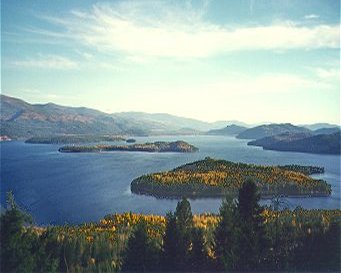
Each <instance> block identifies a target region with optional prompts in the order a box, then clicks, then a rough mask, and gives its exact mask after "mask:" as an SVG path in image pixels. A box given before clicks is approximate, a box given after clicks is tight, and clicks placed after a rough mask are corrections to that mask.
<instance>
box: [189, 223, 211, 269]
mask: <svg viewBox="0 0 341 273" xmlns="http://www.w3.org/2000/svg"><path fill="white" fill-rule="evenodd" d="M208 268H209V258H208V251H207V246H206V242H205V231H204V229H202V228H193V229H192V249H191V251H190V269H191V270H193V271H200V272H202V271H204V270H208Z"/></svg>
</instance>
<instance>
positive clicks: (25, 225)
mask: <svg viewBox="0 0 341 273" xmlns="http://www.w3.org/2000/svg"><path fill="white" fill-rule="evenodd" d="M258 200H259V195H258V194H257V188H256V187H255V185H254V183H253V182H252V181H248V182H246V183H244V185H243V187H242V188H241V189H240V191H239V195H238V201H237V202H236V201H233V199H232V198H231V197H229V198H226V199H225V200H224V201H223V203H222V206H221V208H220V212H219V215H208V214H204V215H194V216H193V215H192V212H191V207H190V203H189V202H188V201H187V200H186V199H183V200H182V201H180V202H179V203H178V205H177V208H176V212H175V213H174V214H173V213H168V214H167V215H166V217H163V216H158V215H138V214H132V213H125V214H115V215H111V216H110V215H108V216H106V217H105V219H103V220H101V221H100V222H99V223H86V224H82V225H79V226H69V225H65V226H55V227H47V228H46V227H44V228H41V227H35V226H32V225H30V221H29V220H30V217H28V216H27V215H26V214H25V213H23V212H22V211H21V210H20V209H19V208H18V206H17V205H16V204H15V202H14V199H13V196H12V195H11V194H9V196H8V209H7V210H6V212H5V213H4V214H3V215H2V216H1V238H0V239H1V270H2V272H117V271H120V270H124V271H139V272H141V271H167V272H174V271H214V270H219V271H256V270H257V271H320V272H326V271H335V272H339V271H340V254H341V252H340V231H341V211H340V210H305V209H302V208H297V209H295V210H294V211H291V210H278V211H274V210H270V209H268V208H262V207H261V206H259V204H258Z"/></svg>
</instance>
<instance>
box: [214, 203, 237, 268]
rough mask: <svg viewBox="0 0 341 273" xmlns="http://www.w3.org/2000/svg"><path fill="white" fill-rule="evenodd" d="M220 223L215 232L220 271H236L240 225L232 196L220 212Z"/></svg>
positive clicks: (223, 204)
mask: <svg viewBox="0 0 341 273" xmlns="http://www.w3.org/2000/svg"><path fill="white" fill-rule="evenodd" d="M219 215H220V221H219V223H218V226H217V228H216V230H215V233H214V235H215V237H214V240H215V255H216V258H217V259H216V260H217V267H218V269H219V270H234V269H236V261H237V258H236V248H237V244H238V242H237V241H236V236H237V235H236V234H237V231H238V225H237V222H236V218H235V217H236V204H235V203H234V202H233V199H232V198H231V197H230V196H227V197H226V199H225V200H224V201H223V203H222V205H221V207H220V210H219Z"/></svg>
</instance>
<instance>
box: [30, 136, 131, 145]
mask: <svg viewBox="0 0 341 273" xmlns="http://www.w3.org/2000/svg"><path fill="white" fill-rule="evenodd" d="M111 141H126V139H125V138H124V137H122V136H116V135H55V136H36V137H31V138H29V139H27V140H26V141H25V142H26V143H30V144H71V143H91V142H92V143H94V142H111Z"/></svg>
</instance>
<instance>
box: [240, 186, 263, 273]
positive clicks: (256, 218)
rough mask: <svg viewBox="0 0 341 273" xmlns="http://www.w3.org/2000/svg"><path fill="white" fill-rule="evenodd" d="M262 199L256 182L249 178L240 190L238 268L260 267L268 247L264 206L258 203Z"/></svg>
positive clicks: (252, 268) (250, 269) (251, 268)
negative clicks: (263, 215)
mask: <svg viewBox="0 0 341 273" xmlns="http://www.w3.org/2000/svg"><path fill="white" fill-rule="evenodd" d="M259 199H260V196H259V194H258V193H257V187H256V184H255V183H254V182H253V181H252V180H247V181H246V182H245V183H244V184H243V186H242V187H241V188H240V190H239V194H238V204H237V212H238V213H237V219H236V220H237V221H238V226H239V228H238V230H237V233H236V238H237V240H238V245H237V251H236V253H237V257H236V258H237V261H236V263H237V269H238V270H243V271H252V270H257V269H259V266H260V264H261V262H262V261H261V257H263V254H264V251H265V250H266V248H267V240H266V236H265V229H264V218H263V217H262V215H261V213H262V211H263V208H262V207H261V206H260V205H259V204H258V201H259Z"/></svg>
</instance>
